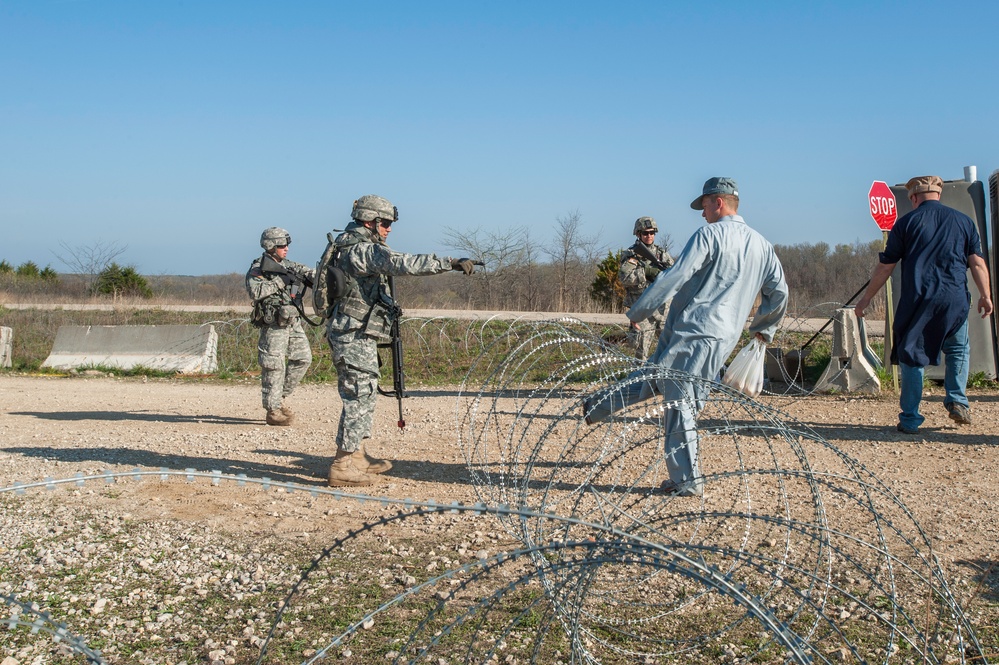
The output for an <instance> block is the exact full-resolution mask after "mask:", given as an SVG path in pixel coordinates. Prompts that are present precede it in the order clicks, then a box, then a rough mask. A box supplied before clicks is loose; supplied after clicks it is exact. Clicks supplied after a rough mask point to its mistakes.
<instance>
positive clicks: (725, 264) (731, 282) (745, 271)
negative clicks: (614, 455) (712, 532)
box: [583, 178, 787, 496]
mask: <svg viewBox="0 0 999 665" xmlns="http://www.w3.org/2000/svg"><path fill="white" fill-rule="evenodd" d="M690 207H691V208H693V209H694V210H700V211H701V216H702V217H704V220H705V221H706V222H707V224H706V225H705V226H702V227H701V228H700V229H698V230H697V232H696V233H694V235H693V236H691V237H690V240H688V241H687V246H686V247H684V248H683V251H682V252H681V253H680V255H679V256H678V257H677V258H676V263H674V264H673V267H672V268H670V269H669V270H668V271H667V272H665V273H663V274H661V275H659V277H657V278H656V281H655V282H653V283H652V284H651V285H650V286H649V287H648V288H647V289H646V290H645V292H644V293H643V294H642V296H641V297H640V298H639V299H638V300H637V301H635V303H634V304H632V306H631V308H630V309H629V310H628V318H629V319H631V320H632V321H641V320H643V319H647V318H648V317H649V316H651V315H652V314H653V313H654V312H655V311H656V309H658V308H659V307H661V306H662V304H663V303H665V302H666V301H667V300H669V299H670V298H672V300H673V302H672V303H671V304H670V307H669V311H668V313H667V314H666V320H665V322H664V324H663V332H662V335H661V336H660V337H659V346H658V347H657V349H656V352H655V354H653V356H652V357H651V358H650V359H649V361H648V362H649V364H658V365H662V366H664V367H669V368H672V369H676V370H681V371H684V372H687V373H689V374H691V375H693V376H695V377H699V378H702V379H708V380H714V379H715V378H716V377H717V376H718V372H719V370H721V368H722V365H723V364H724V363H725V361H726V360H728V357H729V355H731V353H732V350H733V349H735V346H736V344H738V342H739V337H740V336H741V335H742V330H743V328H744V327H745V324H746V319H747V318H748V317H749V314H750V312H751V311H752V309H753V303H754V301H755V300H756V297H757V296H760V304H759V307H757V309H756V316H755V317H754V318H753V321H752V323H751V324H750V326H749V332H750V333H752V334H754V335H756V336H757V337H758V338H759V339H761V340H763V341H767V342H769V341H771V340H772V339H773V335H774V333H775V332H776V330H777V326H778V324H779V323H780V320H781V318H783V316H784V312H785V311H786V309H787V282H785V281H784V269H783V268H782V267H781V264H780V261H779V260H778V259H777V254H776V253H775V252H774V248H773V245H771V244H770V243H769V242H768V241H767V240H766V238H764V237H763V236H762V235H760V234H759V233H758V232H756V231H754V230H753V229H751V228H750V227H749V226H748V225H747V224H746V222H745V220H744V219H743V218H742V217H741V216H740V215H739V214H737V213H738V211H739V190H738V187H737V185H736V183H735V180H733V179H731V178H711V179H710V180H708V181H707V182H705V183H704V187H703V188H702V189H701V195H700V196H698V197H697V198H696V199H694V201H693V202H692V203H691V204H690ZM656 390H657V392H660V393H661V394H662V398H663V400H664V401H665V402H667V403H673V404H676V406H675V407H671V408H669V409H668V410H667V412H666V415H665V423H664V429H665V442H664V445H665V455H666V468H667V470H668V471H669V480H667V481H665V482H664V483H663V488H662V489H663V491H664V492H666V493H668V494H673V495H677V496H700V495H701V494H703V491H704V490H703V488H704V479H703V477H702V475H701V471H700V463H699V458H698V453H697V413H696V411H697V410H699V409H700V408H701V406H702V405H703V404H704V401H705V400H706V399H707V397H708V395H707V388H706V387H705V384H703V383H700V382H698V383H697V384H696V385H695V384H694V382H692V381H690V382H687V381H660V382H658V385H657V387H656ZM651 396H652V393H651V390H650V389H649V388H645V389H644V390H643V389H642V388H641V384H637V386H636V389H635V390H630V391H629V392H628V394H626V395H622V397H623V401H624V403H623V404H620V403H614V402H617V400H616V399H615V397H614V396H610V397H609V398H608V399H604V400H594V401H593V402H592V403H591V402H590V401H589V400H587V401H586V402H584V403H583V410H584V417H585V418H586V421H587V423H590V424H592V423H593V422H596V421H598V420H603V419H605V418H607V417H608V416H610V415H611V414H612V413H613V412H615V411H618V410H620V409H621V408H623V407H625V406H627V405H628V404H632V403H635V402H637V401H640V400H642V399H648V398H649V397H651Z"/></svg>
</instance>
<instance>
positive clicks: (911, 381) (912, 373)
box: [898, 320, 970, 429]
mask: <svg viewBox="0 0 999 665" xmlns="http://www.w3.org/2000/svg"><path fill="white" fill-rule="evenodd" d="M943 352H944V392H945V395H944V404H945V405H946V404H961V405H963V406H968V397H967V395H965V393H964V390H965V387H966V386H967V385H968V356H969V355H970V351H969V347H968V321H967V320H965V321H964V323H962V324H961V327H960V328H958V329H957V330H956V331H955V332H954V334H953V335H951V336H950V337H948V338H946V339H945V340H944V343H943ZM898 370H899V380H900V382H901V384H902V385H901V386H900V388H901V391H900V394H899V397H898V403H899V407H900V408H901V409H902V411H901V413H899V414H898V422H900V423H901V424H902V425H903V426H904V427H911V428H913V429H915V428H917V427H919V426H920V425H922V424H923V421H924V420H926V419H925V418H924V417H923V416H922V415H920V413H919V402H920V401H921V400H922V398H923V368H922V367H915V366H913V365H906V364H905V363H902V362H900V363H899V364H898Z"/></svg>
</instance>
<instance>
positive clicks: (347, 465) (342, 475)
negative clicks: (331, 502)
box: [328, 450, 378, 487]
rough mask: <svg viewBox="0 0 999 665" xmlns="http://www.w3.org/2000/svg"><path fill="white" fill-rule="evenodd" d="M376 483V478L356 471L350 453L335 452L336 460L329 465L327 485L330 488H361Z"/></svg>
mask: <svg viewBox="0 0 999 665" xmlns="http://www.w3.org/2000/svg"><path fill="white" fill-rule="evenodd" d="M376 482H378V477H377V476H373V475H371V474H367V473H364V472H363V471H358V470H357V467H356V466H354V462H353V459H352V454H351V453H348V452H346V451H344V450H338V451H336V458H335V459H334V460H333V464H332V465H330V476H329V483H328V484H329V486H330V487H361V486H364V485H374V484H375V483H376Z"/></svg>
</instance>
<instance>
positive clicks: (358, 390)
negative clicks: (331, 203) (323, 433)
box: [326, 195, 475, 487]
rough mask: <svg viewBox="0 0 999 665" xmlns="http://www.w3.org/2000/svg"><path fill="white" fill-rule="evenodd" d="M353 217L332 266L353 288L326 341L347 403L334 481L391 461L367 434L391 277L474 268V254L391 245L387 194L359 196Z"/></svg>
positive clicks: (392, 218) (359, 480)
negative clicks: (374, 450) (371, 447)
mask: <svg viewBox="0 0 999 665" xmlns="http://www.w3.org/2000/svg"><path fill="white" fill-rule="evenodd" d="M351 217H352V218H353V221H352V222H351V223H350V224H348V225H347V228H346V229H345V230H344V232H343V233H341V234H340V235H339V236H337V238H336V239H335V240H334V245H336V253H335V254H334V256H333V264H334V265H335V266H337V267H338V268H340V269H341V270H343V271H344V273H345V274H346V275H347V279H346V286H347V292H346V294H344V295H343V296H342V297H340V298H339V299H338V300H337V301H336V305H335V306H334V308H333V311H332V313H331V315H330V319H329V324H328V328H327V331H326V339H327V341H328V342H329V345H330V350H331V351H332V352H333V364H334V365H335V367H336V374H337V388H338V390H339V393H340V399H341V401H342V402H343V410H342V411H341V413H340V425H339V426H338V428H337V434H336V445H337V451H336V457H335V458H334V460H333V464H332V465H331V466H330V473H329V484H330V486H331V487H344V486H358V485H370V484H372V483H374V482H376V481H377V476H376V474H379V473H385V472H386V471H388V470H389V469H391V468H392V463H391V462H389V461H387V460H380V459H375V458H373V457H370V456H368V455H367V454H366V452H365V450H364V440H365V439H368V438H370V437H371V430H372V425H373V422H372V421H373V418H374V413H375V401H376V398H377V395H378V374H379V372H378V342H384V341H387V340H388V339H389V338H390V333H391V328H392V323H393V321H394V320H395V317H397V316H398V312H399V309H398V307H397V306H396V304H395V301H394V300H393V298H394V296H395V294H394V293H392V292H391V289H390V287H389V281H388V277H390V276H398V275H437V274H440V273H444V272H447V271H449V270H460V271H461V272H464V273H465V274H466V275H470V274H472V273H473V272H474V271H475V267H474V264H473V263H472V261H471V259H452V258H450V257H438V256H437V255H435V254H403V253H401V252H394V251H392V250H391V249H389V247H388V245H386V244H385V240H386V238H388V234H389V232H390V231H391V229H392V224H394V223H395V222H396V221H397V220H398V219H399V211H398V210H397V209H396V207H395V206H393V205H392V204H391V203H389V202H388V201H387V200H385V199H383V198H382V197H380V196H373V195H368V196H362V197H361V198H359V199H357V200H356V201H354V207H353V210H352V211H351Z"/></svg>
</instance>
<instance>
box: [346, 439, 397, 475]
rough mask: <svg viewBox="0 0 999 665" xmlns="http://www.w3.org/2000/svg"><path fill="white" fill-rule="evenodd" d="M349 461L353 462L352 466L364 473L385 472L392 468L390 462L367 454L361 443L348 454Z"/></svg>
mask: <svg viewBox="0 0 999 665" xmlns="http://www.w3.org/2000/svg"><path fill="white" fill-rule="evenodd" d="M350 461H351V462H353V463H354V468H356V469H357V470H358V471H362V472H364V473H385V472H386V471H388V470H389V469H391V468H392V462H390V461H388V460H384V459H376V458H374V457H371V456H370V455H368V453H367V452H366V451H365V450H364V446H363V445H362V446H361V447H360V448H358V449H357V451H356V452H353V453H351V454H350Z"/></svg>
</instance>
